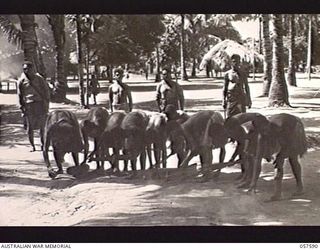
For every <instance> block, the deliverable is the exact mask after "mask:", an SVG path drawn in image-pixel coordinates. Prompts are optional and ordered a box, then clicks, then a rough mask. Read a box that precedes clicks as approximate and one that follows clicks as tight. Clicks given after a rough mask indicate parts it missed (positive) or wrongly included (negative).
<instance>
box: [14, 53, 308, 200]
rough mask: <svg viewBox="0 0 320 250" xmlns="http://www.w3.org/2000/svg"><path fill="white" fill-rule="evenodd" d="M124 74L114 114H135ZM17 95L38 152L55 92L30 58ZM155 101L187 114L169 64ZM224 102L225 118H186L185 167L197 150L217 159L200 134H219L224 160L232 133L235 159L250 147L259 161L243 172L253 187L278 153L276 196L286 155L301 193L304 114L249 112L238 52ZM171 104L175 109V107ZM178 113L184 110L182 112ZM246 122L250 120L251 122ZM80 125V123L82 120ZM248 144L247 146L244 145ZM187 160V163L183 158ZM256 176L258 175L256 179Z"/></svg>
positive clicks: (118, 78)
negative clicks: (38, 139) (203, 146)
mask: <svg viewBox="0 0 320 250" xmlns="http://www.w3.org/2000/svg"><path fill="white" fill-rule="evenodd" d="M123 77H124V71H123V70H122V69H121V68H117V69H116V70H115V71H114V79H115V82H114V83H113V84H111V85H110V87H109V101H110V110H111V113H113V112H114V111H117V110H123V111H126V112H127V113H128V114H132V113H134V112H131V111H132V107H133V104H132V96H131V91H130V89H129V87H128V85H126V84H125V83H123V81H122V79H123ZM18 94H19V103H20V108H21V111H22V114H23V116H24V117H25V121H26V127H27V130H28V135H29V140H30V144H31V146H32V151H35V146H34V141H33V130H34V129H40V137H41V142H42V146H43V134H44V127H45V121H46V118H47V114H48V110H49V101H50V91H49V88H48V85H47V83H46V81H45V80H44V79H43V77H42V76H41V75H39V74H38V73H36V71H35V69H34V66H33V64H32V63H31V62H25V63H24V64H23V73H22V76H21V78H20V79H19V81H18ZM156 102H157V105H158V108H159V112H160V113H164V114H165V115H166V116H167V117H168V119H169V120H170V119H171V118H173V119H180V118H182V117H180V118H179V117H177V116H176V115H177V112H176V111H177V110H182V111H183V110H184V95H183V89H182V87H181V86H180V85H179V84H178V83H177V82H175V81H173V80H172V79H171V71H170V69H169V68H163V70H162V81H161V82H160V83H159V84H158V85H157V87H156ZM222 105H223V108H224V110H225V112H226V115H225V116H226V117H225V119H223V118H222V116H221V115H220V114H219V113H218V112H214V111H200V112H198V113H196V114H195V115H193V116H191V117H190V118H189V117H188V118H187V121H186V122H185V123H184V124H183V126H182V128H183V133H184V138H185V140H187V142H186V143H187V145H188V147H187V150H188V152H187V155H186V156H184V158H183V159H179V161H180V163H179V166H184V163H187V162H188V160H190V159H191V158H192V157H193V156H195V155H196V154H199V155H200V160H201V164H202V162H205V163H206V164H208V165H210V164H211V163H212V152H211V146H210V145H211V144H212V141H210V142H208V143H207V145H209V146H208V147H206V149H205V150H206V152H204V151H203V152H202V153H201V152H199V149H198V147H199V146H201V145H200V144H199V143H198V144H197V143H192V141H194V142H197V141H199V138H200V137H202V136H203V134H205V135H209V137H210V136H211V139H212V138H214V139H216V140H217V142H218V143H217V145H215V146H216V147H220V148H221V153H222V154H220V156H221V155H222V157H220V158H221V159H220V161H221V160H222V161H223V159H224V152H223V150H224V145H225V144H226V142H227V140H226V138H228V137H229V138H231V139H235V141H237V142H238V143H237V149H236V152H235V153H234V155H233V157H232V159H233V160H234V157H236V156H237V154H238V155H240V156H241V153H243V152H244V150H247V152H249V154H247V155H246V156H245V157H246V160H247V159H251V161H252V163H249V165H250V164H251V166H253V165H254V166H257V168H256V170H255V172H251V177H248V175H243V176H244V179H243V178H242V181H243V183H245V184H246V185H247V184H248V180H247V179H246V178H251V179H252V180H253V182H252V185H253V186H252V187H253V188H254V187H255V183H256V181H257V177H258V176H259V173H260V170H261V159H262V158H265V159H267V160H270V159H271V156H272V155H274V154H276V159H275V161H274V165H275V168H276V170H277V171H278V172H277V175H276V190H275V199H278V198H279V197H280V195H281V180H282V176H283V170H282V168H283V162H284V159H286V158H289V161H290V164H291V166H292V169H293V172H294V176H295V177H296V181H297V192H296V193H297V194H301V193H302V180H301V166H300V164H299V162H298V156H302V155H303V154H304V153H305V152H306V150H307V147H306V136H305V132H304V127H303V124H302V122H301V120H300V119H299V118H297V117H294V116H292V115H288V114H278V115H274V116H272V117H270V118H268V119H267V118H266V117H264V116H263V115H261V114H258V113H246V107H248V108H250V107H251V105H252V102H251V97H250V90H249V86H248V81H247V74H246V73H245V71H243V70H242V69H241V65H240V56H239V55H233V56H232V57H231V69H230V70H229V71H227V72H226V74H225V77H224V87H223V101H222ZM170 109H172V110H171V111H170ZM115 113H116V112H115ZM179 114H183V112H181V113H179ZM184 114H185V113H184ZM170 115H174V116H175V117H170ZM128 116H129V115H128ZM137 117H139V116H137ZM141 118H143V117H141ZM182 119H183V118H182ZM214 119H216V121H218V123H219V124H218V125H219V126H218V127H217V126H215V124H213V126H211V125H210V121H211V120H214ZM74 120H76V118H74ZM47 121H48V120H47ZM247 121H250V122H251V123H250V124H247ZM77 126H79V124H78V125H77ZM227 128H230V131H233V132H234V134H230V133H229V132H226V131H227ZM224 133H225V134H224ZM293 133H294V134H295V135H296V136H295V137H292V136H290V134H293ZM58 134H59V133H58ZM58 134H57V136H58ZM232 137H233V138H232ZM206 139H207V138H203V140H202V143H203V142H204V141H206ZM220 139H221V140H220ZM219 140H220V142H219ZM244 142H246V143H248V142H249V144H250V145H249V146H248V145H245V144H246V143H244ZM219 143H220V144H221V145H220V144H219ZM194 146H195V147H194ZM244 146H245V147H246V149H244V148H243V147H244ZM46 147H47V145H46ZM237 150H238V151H237ZM195 152H196V153H195ZM252 152H253V153H252ZM251 153H252V154H251ZM250 154H251V156H250ZM243 156H244V154H243ZM182 160H183V162H181V161H182ZM76 165H77V164H76ZM242 165H244V164H242ZM249 165H248V166H249ZM242 170H243V171H244V170H245V169H244V168H243V169H242ZM252 176H253V177H254V178H252Z"/></svg>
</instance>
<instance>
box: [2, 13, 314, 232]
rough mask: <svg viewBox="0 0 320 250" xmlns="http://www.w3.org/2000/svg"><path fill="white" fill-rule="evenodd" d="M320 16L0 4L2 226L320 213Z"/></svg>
mask: <svg viewBox="0 0 320 250" xmlns="http://www.w3.org/2000/svg"><path fill="white" fill-rule="evenodd" d="M186 13H187V12H186ZM319 23H320V15H319V14H298V13H295V14H293V13H291V14H283V13H282V14H279V13H276V14H243V13H241V14H239V13H238V14H237V13H235V14H229V13H228V14H208V13H205V14H195V13H194V14H190V12H189V14H182V13H179V14H168V13H161V14H155V13H151V14H140V13H136V14H135V13H132V14H120V13H114V14H108V13H106V14H93V13H89V14H85V13H76V14H72V13H71V14H56V13H55V14H50V13H49V14H45V13H43V14H42V13H40V14H32V13H31V14H29V13H28V14H24V13H23V14H20V13H18V14H1V15H0V45H1V46H0V112H1V117H0V204H1V209H0V226H1V227H86V228H89V227H116V228H118V227H119V228H121V227H124V228H131V227H132V228H135V227H147V228H148V227H163V226H165V227H171V226H178V227H180V226H182V227H184V226H187V227H201V226H210V227H214V228H216V229H217V230H219V227H220V226H221V228H222V227H223V228H225V227H227V228H235V227H237V226H255V227H257V228H261V227H262V228H269V227H270V228H272V227H276V228H278V227H280V228H281V227H283V226H284V227H286V226H318V225H320V216H319V211H320V185H319V180H320V169H319V164H320V154H319V152H320V126H319V124H320V25H319Z"/></svg>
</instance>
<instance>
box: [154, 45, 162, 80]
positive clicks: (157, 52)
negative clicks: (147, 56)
mask: <svg viewBox="0 0 320 250" xmlns="http://www.w3.org/2000/svg"><path fill="white" fill-rule="evenodd" d="M160 81H161V77H160V55H159V45H158V44H157V45H156V78H155V82H160Z"/></svg>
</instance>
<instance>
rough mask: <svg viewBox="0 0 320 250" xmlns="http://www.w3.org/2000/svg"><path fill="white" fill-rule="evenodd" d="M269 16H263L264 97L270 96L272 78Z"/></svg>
mask: <svg viewBox="0 0 320 250" xmlns="http://www.w3.org/2000/svg"><path fill="white" fill-rule="evenodd" d="M269 21H270V18H269V15H268V14H263V15H262V34H263V43H262V45H263V46H262V49H263V56H264V60H263V90H262V96H265V97H266V96H268V95H269V91H270V86H271V77H272V46H271V39H270V29H269Z"/></svg>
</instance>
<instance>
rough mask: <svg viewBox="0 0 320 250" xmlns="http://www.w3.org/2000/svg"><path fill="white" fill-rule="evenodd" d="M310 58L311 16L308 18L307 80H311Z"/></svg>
mask: <svg viewBox="0 0 320 250" xmlns="http://www.w3.org/2000/svg"><path fill="white" fill-rule="evenodd" d="M311 58H312V15H310V17H309V32H308V57H307V74H308V80H309V81H310V80H311V64H312V63H311Z"/></svg>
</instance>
